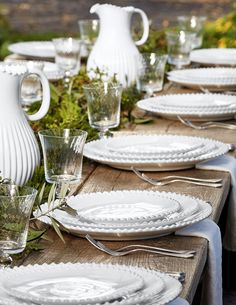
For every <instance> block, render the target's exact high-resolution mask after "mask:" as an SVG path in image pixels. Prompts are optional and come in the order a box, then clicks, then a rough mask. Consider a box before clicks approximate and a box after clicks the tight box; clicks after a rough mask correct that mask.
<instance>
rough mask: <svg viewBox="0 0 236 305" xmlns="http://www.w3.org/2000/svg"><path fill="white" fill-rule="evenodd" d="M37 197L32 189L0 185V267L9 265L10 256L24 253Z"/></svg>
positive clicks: (35, 191)
mask: <svg viewBox="0 0 236 305" xmlns="http://www.w3.org/2000/svg"><path fill="white" fill-rule="evenodd" d="M36 195H37V190H35V189H34V188H32V187H26V186H22V187H21V186H17V185H14V184H1V185H0V265H1V267H6V266H8V265H10V264H11V262H12V258H11V254H17V253H20V252H22V251H24V249H25V246H26V241H27V235H28V228H29V219H30V215H31V212H32V207H33V204H34V201H35V198H36Z"/></svg>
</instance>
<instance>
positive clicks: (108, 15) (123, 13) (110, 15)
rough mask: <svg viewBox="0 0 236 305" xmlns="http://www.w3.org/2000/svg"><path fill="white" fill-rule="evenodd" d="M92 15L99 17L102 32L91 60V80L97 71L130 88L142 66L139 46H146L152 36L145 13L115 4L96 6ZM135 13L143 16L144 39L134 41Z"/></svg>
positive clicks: (89, 71)
mask: <svg viewBox="0 0 236 305" xmlns="http://www.w3.org/2000/svg"><path fill="white" fill-rule="evenodd" d="M90 12H91V13H96V14H98V16H99V18H100V30H99V35H98V38H97V41H96V43H95V45H94V47H93V49H92V51H91V53H90V55H89V57H88V62H87V72H88V75H89V76H90V77H91V78H95V77H97V73H96V70H97V69H99V71H100V72H102V73H104V74H105V75H106V76H107V77H108V78H110V77H114V76H115V77H116V78H117V80H118V81H119V82H120V83H121V84H122V86H123V87H128V86H130V85H131V84H133V83H134V82H136V80H137V78H138V73H139V70H140V69H141V66H142V60H141V56H140V53H139V51H138V49H137V47H136V45H141V44H143V43H144V42H145V41H146V40H147V38H148V34H149V23H148V18H147V16H146V14H145V13H144V12H143V11H142V10H140V9H137V8H134V7H131V6H129V7H119V6H115V5H112V4H95V5H94V6H92V8H91V9H90ZM133 13H138V14H140V15H141V18H142V21H143V28H144V32H143V36H142V38H141V39H140V40H139V41H136V42H134V41H133V38H132V35H131V29H130V28H131V17H132V14H133Z"/></svg>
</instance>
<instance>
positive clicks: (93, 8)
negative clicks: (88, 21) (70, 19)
mask: <svg viewBox="0 0 236 305" xmlns="http://www.w3.org/2000/svg"><path fill="white" fill-rule="evenodd" d="M99 7H100V3H96V4H94V5H93V6H92V7H91V8H90V11H89V12H90V13H91V14H95V13H97V11H98V8H99Z"/></svg>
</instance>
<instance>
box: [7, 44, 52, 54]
mask: <svg viewBox="0 0 236 305" xmlns="http://www.w3.org/2000/svg"><path fill="white" fill-rule="evenodd" d="M8 49H9V51H11V52H13V53H16V54H19V55H24V56H29V57H36V58H54V57H55V48H54V45H53V43H52V41H25V42H17V43H13V44H10V45H9V46H8Z"/></svg>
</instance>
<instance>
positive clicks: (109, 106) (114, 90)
mask: <svg viewBox="0 0 236 305" xmlns="http://www.w3.org/2000/svg"><path fill="white" fill-rule="evenodd" d="M83 89H84V93H85V96H86V99H87V106H88V118H89V124H90V126H92V127H93V128H96V129H98V130H99V137H100V138H106V137H108V136H112V133H110V132H109V129H110V128H115V127H117V126H119V124H120V105H121V94H122V86H121V85H113V84H110V83H108V82H104V83H99V84H97V83H96V84H91V85H84V86H83Z"/></svg>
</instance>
